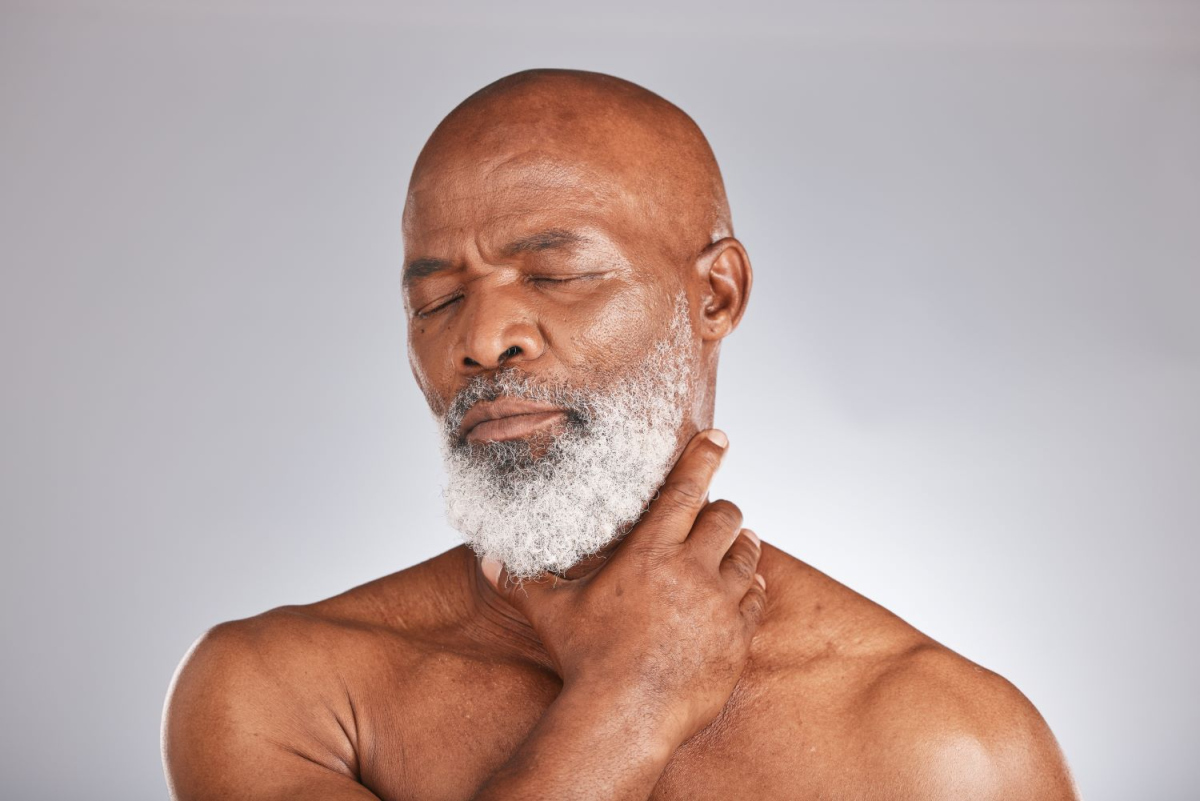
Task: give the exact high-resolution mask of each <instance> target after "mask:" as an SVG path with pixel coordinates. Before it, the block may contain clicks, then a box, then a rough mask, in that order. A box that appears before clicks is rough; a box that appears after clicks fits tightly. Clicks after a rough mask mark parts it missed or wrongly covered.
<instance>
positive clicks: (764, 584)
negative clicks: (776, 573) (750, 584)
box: [754, 573, 767, 590]
mask: <svg viewBox="0 0 1200 801" xmlns="http://www.w3.org/2000/svg"><path fill="white" fill-rule="evenodd" d="M754 580H755V581H757V582H758V586H760V587H762V588H763V589H764V590H765V589H766V588H767V580H766V579H765V578H763V576H762V573H755V574H754Z"/></svg>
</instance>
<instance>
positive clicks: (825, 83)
mask: <svg viewBox="0 0 1200 801" xmlns="http://www.w3.org/2000/svg"><path fill="white" fill-rule="evenodd" d="M0 9H2V10H0V115H2V124H0V248H2V251H0V259H2V262H0V263H2V267H3V285H2V286H3V291H2V292H0V369H2V373H0V375H2V376H3V381H4V385H3V386H4V391H3V396H2V401H0V402H2V404H3V408H2V412H3V417H2V419H3V422H2V423H0V453H2V454H3V463H2V464H3V467H2V470H3V477H2V483H0V527H2V531H3V538H4V539H3V560H2V561H3V565H2V567H0V571H2V574H0V579H2V587H3V593H4V596H3V627H4V628H3V636H4V649H3V650H4V656H3V660H4V662H3V682H2V686H0V702H2V703H0V708H2V709H3V716H2V717H3V720H4V723H3V725H2V726H0V737H3V741H2V742H0V767H2V770H3V787H4V792H3V795H4V797H5V798H13V799H66V798H97V799H99V798H104V799H108V798H111V799H135V798H136V799H143V798H144V799H151V798H161V797H163V796H164V795H165V784H164V782H163V778H162V773H161V767H160V764H159V753H158V736H159V731H158V727H159V719H160V714H161V709H162V703H163V698H164V694H165V692H166V689H167V685H168V682H169V680H170V678H171V675H172V672H173V670H174V668H175V666H176V664H177V663H178V661H179V659H180V658H181V657H182V656H183V654H184V652H185V650H186V649H187V647H188V646H189V644H190V643H191V642H192V641H193V640H194V639H195V638H196V637H197V636H198V635H199V634H200V633H201V632H203V631H204V629H205V628H207V627H208V626H210V625H212V624H214V623H216V622H218V621H221V620H226V619H230V618H237V617H243V616H247V615H251V614H254V613H256V612H259V611H262V610H264V609H267V608H269V607H272V606H276V605H280V604H285V603H293V602H308V601H313V600H317V599H319V598H322V597H326V596H328V595H331V594H334V593H337V592H339V591H341V590H343V589H346V588H348V587H350V586H352V585H355V584H358V583H361V582H364V581H367V580H369V579H372V578H375V577H377V576H379V575H383V574H385V573H389V572H392V571H394V570H397V569H400V568H402V567H405V566H408V565H411V564H413V563H415V562H417V561H419V560H422V559H424V558H427V557H429V556H432V555H434V554H435V553H438V552H440V551H442V550H444V549H446V548H449V547H451V546H453V545H454V544H455V542H456V539H455V535H454V533H453V532H452V531H450V530H449V529H448V528H447V526H446V525H445V524H444V522H443V521H442V516H441V506H440V499H439V495H438V492H439V482H440V479H441V474H440V470H439V469H438V457H437V455H436V447H435V440H434V431H433V427H432V424H431V421H430V419H429V417H428V414H427V412H426V410H425V408H424V406H423V403H422V400H421V398H420V396H419V394H418V392H417V390H416V388H415V386H414V384H413V382H412V379H411V377H410V374H409V371H408V367H407V364H406V357H405V343H404V322H403V312H402V308H401V299H400V292H399V282H398V277H399V267H400V261H401V241H400V231H399V225H398V220H399V213H400V208H401V205H402V202H403V197H404V189H405V184H406V181H407V177H408V171H409V169H410V167H411V165H412V161H413V159H414V157H415V156H416V153H417V150H418V148H419V147H420V145H421V144H422V142H423V141H424V138H425V137H426V136H427V134H428V133H429V131H430V130H431V129H432V127H433V126H434V125H435V124H436V123H437V121H438V120H439V119H440V118H441V116H442V115H443V114H444V113H445V112H447V111H448V110H449V109H450V108H451V107H452V106H453V105H454V104H455V103H457V102H458V101H459V100H460V99H462V98H463V97H464V96H466V95H467V94H468V93H470V92H471V91H473V90H474V89H476V88H478V87H479V86H481V85H483V84H485V83H487V82H489V81H491V80H493V79H495V78H497V77H499V76H501V75H504V74H507V73H509V72H512V71H515V70H517V69H521V68H525V67H531V66H570V67H579V68H587V69H596V70H601V71H606V72H612V73H615V74H618V75H621V76H624V77H628V78H630V79H633V80H635V81H637V82H640V83H643V84H645V85H646V86H648V87H650V88H652V89H654V90H656V91H658V92H660V93H662V94H664V95H665V96H666V97H668V98H670V99H672V100H674V101H675V102H677V103H679V104H680V105H681V106H682V107H683V108H684V109H686V110H687V111H689V112H690V113H691V114H692V115H693V116H694V117H695V118H696V119H697V120H698V121H699V123H700V125H701V126H702V127H703V128H704V130H705V131H706V132H707V133H708V135H709V137H710V139H711V141H712V143H713V146H714V147H715V149H716V152H717V155H718V158H719V159H720V161H721V163H722V165H723V168H724V171H725V175H726V180H727V182H728V187H729V193H730V196H731V199H732V204H733V210H734V217H735V222H736V225H737V230H738V234H739V235H740V236H741V238H742V239H743V240H744V241H745V242H746V244H747V246H748V248H749V250H750V253H751V256H752V258H753V261H754V265H755V267H756V269H757V273H756V276H757V281H756V286H755V292H754V296H753V298H752V301H751V307H750V311H749V314H748V316H747V318H746V320H745V323H744V326H743V328H742V329H741V330H740V331H738V332H737V333H736V334H735V335H734V337H733V338H732V339H731V340H730V341H729V342H728V343H727V346H726V349H725V352H724V359H723V363H722V375H721V382H720V392H719V402H718V419H717V423H718V424H719V425H721V426H722V427H724V428H725V429H726V430H727V431H728V432H729V433H730V436H731V439H732V441H733V450H732V452H731V455H730V461H729V463H728V464H727V465H726V467H725V469H724V470H723V471H722V474H721V476H720V478H719V481H718V487H717V490H718V493H719V494H721V495H724V496H726V497H730V498H732V499H734V500H736V501H737V502H738V503H739V504H741V505H742V507H743V508H744V509H745V511H746V516H747V520H748V524H749V525H752V526H753V527H754V528H755V529H756V530H757V531H759V532H760V533H762V534H763V536H764V537H766V538H767V539H768V540H770V541H772V542H774V543H776V544H777V545H779V546H781V547H783V548H785V549H787V550H788V551H790V552H792V553H793V554H795V555H797V556H799V557H800V558H802V559H804V560H806V561H808V562H810V563H811V564H813V565H815V566H816V567H818V568H820V569H822V570H824V571H825V572H827V573H829V574H831V575H832V576H834V577H835V578H837V579H839V580H841V581H843V582H844V583H846V584H848V585H849V586H851V587H853V588H855V589H857V590H858V591H860V592H862V593H864V594H865V595H867V596H868V597H870V598H873V599H875V600H877V601H879V602H881V603H883V604H884V605H885V606H887V607H889V608H891V609H892V610H894V611H895V612H897V613H898V614H899V615H901V616H902V617H904V618H905V619H907V620H908V621H910V622H911V623H913V624H914V625H916V626H917V627H918V628H920V629H922V630H924V631H925V632H927V633H929V634H930V635H932V636H933V637H935V638H936V639H938V640H940V641H941V642H943V643H945V644H946V645H948V646H949V647H951V648H953V649H954V650H956V651H958V652H960V653H962V654H964V655H966V656H967V657H969V658H971V659H973V660H975V661H977V662H979V663H981V664H983V665H986V666H988V667H990V668H992V669H994V670H996V671H998V672H1000V673H1002V674H1003V675H1005V676H1007V677H1008V678H1009V679H1010V680H1012V681H1013V682H1014V683H1016V684H1017V685H1018V686H1019V687H1020V688H1021V689H1022V690H1023V691H1024V692H1025V693H1026V694H1027V695H1028V696H1029V697H1030V698H1031V699H1032V700H1033V702H1034V703H1035V704H1036V705H1037V706H1038V707H1039V708H1040V710H1041V711H1042V713H1043V714H1044V715H1045V717H1046V718H1047V720H1048V721H1049V722H1050V724H1051V726H1052V727H1053V729H1054V731H1055V732H1056V733H1057V735H1058V737H1059V739H1060V741H1061V743H1062V745H1063V747H1064V749H1065V751H1066V754H1067V757H1068V760H1069V762H1070V765H1071V767H1072V768H1073V770H1074V772H1075V774H1076V776H1077V778H1078V781H1079V783H1080V786H1081V789H1082V790H1083V792H1084V795H1085V796H1086V797H1087V798H1088V799H1091V800H1092V801H1103V800H1104V799H1113V800H1114V801H1116V800H1117V799H1121V800H1127V799H1139V801H1150V800H1166V799H1185V798H1192V799H1194V798H1197V797H1198V791H1197V789H1196V788H1197V787H1200V763H1198V762H1197V760H1196V753H1197V748H1198V746H1200V738H1198V736H1197V735H1198V733H1200V732H1198V729H1200V714H1198V713H1200V709H1198V706H1200V704H1198V700H1197V690H1196V686H1195V677H1196V676H1197V675H1200V655H1198V654H1200V651H1198V649H1197V638H1196V628H1197V626H1196V618H1197V612H1198V611H1200V610H1198V606H1200V604H1198V601H1197V592H1196V589H1195V582H1194V578H1193V576H1194V573H1195V563H1196V558H1197V556H1198V553H1197V552H1198V550H1200V549H1198V546H1197V537H1196V535H1197V533H1198V532H1197V527H1198V523H1200V492H1198V491H1197V488H1198V486H1200V480H1198V479H1200V449H1198V446H1200V423H1198V420H1197V417H1198V414H1197V410H1198V409H1200V314H1198V313H1197V312H1198V308H1197V307H1198V306H1200V5H1198V4H1197V3H1183V2H1151V1H1149V0H1128V1H1127V2H1095V3H1079V2H1070V3H1068V2H916V1H909V2H887V3H884V2H879V3H875V2H844V1H839V2H829V3H795V2H792V3H786V4H785V3H779V4H777V5H774V4H771V5H768V4H755V3H735V4H718V3H709V4H697V3H694V2H689V3H677V4H668V3H647V2H636V3H634V2H630V3H626V2H619V3H615V4H613V3H605V4H602V5H597V6H595V7H592V8H590V9H589V8H582V7H580V8H572V7H571V6H570V5H569V4H565V3H561V2H553V3H551V2H545V3H528V2H515V3H479V4H478V5H467V4H462V3H449V4H447V3H440V4H437V10H432V9H431V7H430V6H429V5H424V6H422V7H417V6H416V5H415V4H414V5H413V6H411V7H408V6H405V5H401V4H389V3H382V2H380V3H371V2H363V1H362V0H358V1H357V2H337V3H333V2H330V3H315V2H283V1H282V0H281V1H280V2H258V3H248V2H232V0H226V1H225V2H213V3H206V4H198V3H180V2H162V3H149V2H133V1H130V2H111V3H105V4H101V3H86V2H79V3H60V2H39V3H28V4H14V3H12V2H5V3H3V5H2V6H0Z"/></svg>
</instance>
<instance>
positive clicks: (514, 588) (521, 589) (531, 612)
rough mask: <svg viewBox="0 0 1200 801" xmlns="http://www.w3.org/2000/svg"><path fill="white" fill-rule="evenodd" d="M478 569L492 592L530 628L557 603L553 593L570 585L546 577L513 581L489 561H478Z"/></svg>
mask: <svg viewBox="0 0 1200 801" xmlns="http://www.w3.org/2000/svg"><path fill="white" fill-rule="evenodd" d="M479 569H480V572H481V573H483V577H484V578H485V579H486V580H487V583H488V584H490V585H491V587H492V589H494V590H495V591H496V593H497V594H498V595H499V596H500V597H501V598H503V599H504V600H505V601H506V602H508V603H509V604H510V605H511V606H513V607H514V608H515V609H516V610H517V611H518V612H520V613H521V614H522V615H524V616H525V618H526V619H527V620H528V621H529V622H530V623H532V624H533V626H534V628H537V624H538V621H539V620H541V619H542V618H543V617H544V616H545V615H546V614H547V613H548V612H549V611H550V609H551V607H552V606H553V605H554V604H555V603H556V602H557V600H558V596H556V595H555V590H556V589H557V590H561V589H562V588H563V587H564V586H565V585H567V584H570V583H571V582H569V581H568V580H567V579H564V578H560V577H559V576H555V575H552V574H549V573H546V574H543V575H541V576H537V577H536V578H514V577H513V576H511V575H510V574H509V572H508V570H507V569H505V567H504V565H503V563H501V562H500V561H499V560H497V559H492V558H490V557H484V558H482V559H480V560H479Z"/></svg>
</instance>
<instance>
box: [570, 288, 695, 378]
mask: <svg viewBox="0 0 1200 801" xmlns="http://www.w3.org/2000/svg"><path fill="white" fill-rule="evenodd" d="M589 305H590V304H589ZM671 309H672V305H671V303H670V302H669V301H666V300H664V298H663V297H662V295H661V293H659V292H655V291H654V290H653V289H652V288H650V287H644V286H639V287H630V288H629V289H628V290H627V291H625V292H622V293H620V294H619V295H618V296H616V297H612V298H610V299H609V300H608V301H607V302H605V303H604V304H599V305H597V306H594V307H591V308H587V309H579V310H578V313H576V314H571V315H570V316H569V317H566V318H564V319H562V320H561V321H557V322H558V324H557V325H553V324H552V325H553V328H551V326H547V328H548V329H550V330H548V331H547V335H548V338H550V340H551V344H552V347H553V348H554V350H555V355H556V357H557V359H558V360H559V361H560V362H561V363H562V364H563V365H564V366H566V367H568V368H571V369H572V370H578V371H579V372H581V373H588V374H594V375H596V376H597V377H598V378H599V379H601V380H603V379H607V378H611V377H615V376H618V375H620V374H622V373H624V372H626V371H628V370H629V368H630V367H632V366H634V365H635V364H636V363H638V362H639V361H640V360H641V359H643V358H644V357H645V355H646V353H647V352H648V350H649V348H650V346H651V344H652V343H654V342H656V341H657V340H658V338H659V337H660V336H661V333H662V329H663V327H664V323H665V321H666V320H667V319H668V318H669V317H670V313H671Z"/></svg>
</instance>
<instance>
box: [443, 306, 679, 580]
mask: <svg viewBox="0 0 1200 801" xmlns="http://www.w3.org/2000/svg"><path fill="white" fill-rule="evenodd" d="M695 358H696V354H695V353H694V344H693V338H692V329H691V324H690V320H689V318H688V304H687V298H686V296H684V295H682V294H680V295H679V297H678V298H677V299H676V302H675V311H674V315H673V316H672V319H671V323H670V326H669V328H668V331H667V334H666V336H665V337H664V338H663V339H662V340H661V341H659V342H658V343H656V345H655V346H654V347H653V348H652V349H651V352H650V355H649V357H648V358H647V359H646V360H645V361H644V362H643V363H642V364H641V365H639V366H638V367H636V368H634V369H633V370H631V371H630V372H629V373H627V374H625V375H624V376H622V377H621V378H620V379H619V380H617V381H616V382H615V383H614V384H613V385H611V386H610V387H606V388H604V389H603V390H576V389H572V388H570V387H565V386H546V385H542V384H537V383H535V382H534V381H533V380H531V379H530V377H529V376H528V375H526V374H524V373H521V372H520V371H518V370H517V369H515V368H508V369H505V370H500V371H498V372H496V373H494V374H492V375H491V376H490V377H484V376H477V377H476V378H475V379H474V380H472V382H471V383H470V384H469V385H468V386H467V387H466V388H465V389H463V390H462V391H461V392H459V393H458V395H456V396H455V398H454V401H453V402H452V403H451V404H450V407H449V409H448V410H447V412H446V414H445V416H444V417H443V419H442V458H443V459H444V461H445V465H446V474H447V484H446V488H445V490H444V492H443V496H444V498H445V501H446V514H447V516H448V517H449V520H450V524H451V525H452V526H454V528H456V529H458V531H459V532H460V533H461V534H462V537H463V540H464V541H465V542H466V544H467V545H468V546H469V547H470V548H471V549H472V550H474V551H475V553H476V554H478V555H479V556H481V557H489V558H492V559H497V560H499V561H501V562H503V563H504V566H505V568H506V569H507V570H508V573H509V575H510V576H511V577H512V578H514V579H518V580H520V579H528V578H533V577H534V576H538V575H540V574H542V573H546V572H551V573H557V574H559V575H561V574H563V573H565V572H566V571H567V570H568V569H569V568H571V567H572V566H574V565H576V564H578V563H579V562H580V561H582V560H583V559H585V558H587V557H589V556H592V555H593V554H596V553H597V552H599V551H601V550H603V549H604V548H605V547H606V546H608V545H609V544H611V543H612V542H614V541H615V540H616V539H618V538H620V537H621V536H623V535H624V534H625V533H626V532H627V531H628V530H629V529H630V528H631V527H632V526H633V524H634V523H635V522H637V519H638V518H639V517H640V516H641V514H642V512H643V511H644V510H645V508H646V505H647V504H648V503H649V502H650V500H651V498H652V497H653V496H654V494H655V493H656V492H657V491H658V488H659V487H660V486H661V485H662V482H663V479H664V478H666V475H667V472H668V471H669V470H670V468H671V462H672V458H673V457H674V455H675V448H676V442H677V432H678V431H679V428H680V424H681V423H682V421H683V414H684V410H685V409H686V408H688V404H689V403H690V401H691V398H692V376H693V373H692V365H693V363H694V361H695ZM501 396H510V397H515V398H527V399H529V400H534V401H545V402H550V403H553V404H556V405H559V406H561V407H563V408H565V409H566V410H567V420H566V425H565V427H564V429H563V431H562V432H561V433H560V434H558V435H557V436H554V437H552V438H549V439H547V440H546V441H544V442H543V441H535V442H528V441H524V440H509V441H506V442H485V443H468V442H465V441H463V440H462V439H460V437H459V427H460V424H461V422H462V418H463V415H465V414H466V412H467V410H469V409H470V408H471V406H473V405H474V404H475V403H477V402H479V401H483V400H494V399H496V398H498V397H501ZM535 448H536V451H537V452H536V453H535Z"/></svg>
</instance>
